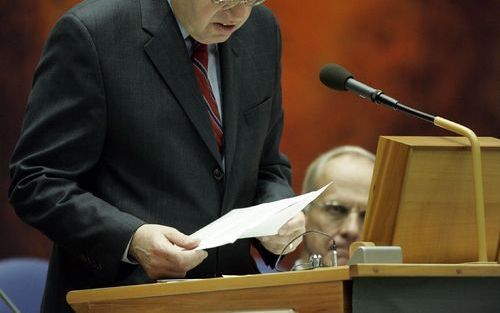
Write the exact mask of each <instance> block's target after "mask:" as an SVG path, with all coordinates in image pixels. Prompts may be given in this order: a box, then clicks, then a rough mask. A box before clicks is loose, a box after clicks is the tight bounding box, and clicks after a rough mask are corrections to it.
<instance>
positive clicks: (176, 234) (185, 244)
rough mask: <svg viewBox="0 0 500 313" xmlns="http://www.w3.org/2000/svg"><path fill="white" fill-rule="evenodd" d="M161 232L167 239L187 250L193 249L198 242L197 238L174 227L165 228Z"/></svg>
mask: <svg viewBox="0 0 500 313" xmlns="http://www.w3.org/2000/svg"><path fill="white" fill-rule="evenodd" d="M163 234H164V235H165V237H166V238H167V239H168V241H170V242H171V243H173V244H174V245H176V246H179V247H182V248H184V249H187V250H191V249H194V248H196V247H197V246H198V245H199V244H200V240H199V239H196V238H191V237H189V236H188V235H186V234H183V233H181V232H180V231H178V230H177V229H175V228H165V229H164V231H163Z"/></svg>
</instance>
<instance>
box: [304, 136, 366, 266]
mask: <svg viewBox="0 0 500 313" xmlns="http://www.w3.org/2000/svg"><path fill="white" fill-rule="evenodd" d="M374 161H375V156H374V155H373V154H372V153H370V152H368V151H366V150H365V149H363V148H360V147H354V146H342V147H339V148H336V149H333V150H330V151H328V152H326V153H324V154H322V155H321V156H319V157H318V158H317V159H316V160H315V161H314V162H313V163H312V164H311V165H310V166H309V168H308V170H307V173H306V177H305V179H304V185H303V192H304V193H306V192H310V191H313V190H316V189H318V188H320V187H322V186H324V185H325V184H327V183H329V182H330V181H333V184H332V185H331V186H330V187H329V188H328V189H327V190H325V192H324V193H323V194H322V195H321V196H320V197H319V198H318V199H316V200H315V201H314V202H312V203H311V204H310V205H309V206H308V207H307V208H306V210H305V215H306V228H307V230H317V231H321V232H324V233H327V234H328V235H330V236H332V237H333V238H334V239H335V242H336V245H337V253H338V264H339V265H345V264H347V261H348V259H349V246H350V245H351V243H352V242H354V241H356V240H357V239H358V238H359V234H360V232H361V227H362V226H363V220H364V216H365V211H366V207H367V203H368V194H369V190H370V183H371V178H372V173H373V165H374ZM331 246H332V242H331V241H329V240H328V238H326V237H325V236H322V235H319V234H315V233H309V234H307V235H306V236H304V251H303V254H302V257H301V261H303V262H307V261H308V260H309V256H310V255H313V254H320V255H321V256H322V257H323V259H322V263H323V264H325V265H331V256H332V252H331V251H330V250H329V249H330V248H331Z"/></svg>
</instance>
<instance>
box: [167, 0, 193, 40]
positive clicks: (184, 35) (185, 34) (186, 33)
mask: <svg viewBox="0 0 500 313" xmlns="http://www.w3.org/2000/svg"><path fill="white" fill-rule="evenodd" d="M167 1H168V5H169V6H170V9H172V0H167ZM172 12H173V10H172ZM174 16H175V14H174ZM175 21H176V22H177V25H179V29H180V30H181V34H182V38H184V40H186V39H187V38H188V37H189V33H188V31H187V30H186V29H185V28H184V27H182V25H181V23H179V20H178V19H177V17H176V16H175Z"/></svg>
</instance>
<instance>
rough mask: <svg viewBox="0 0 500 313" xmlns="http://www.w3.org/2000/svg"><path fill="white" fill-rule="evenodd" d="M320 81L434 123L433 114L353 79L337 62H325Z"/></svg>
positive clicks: (330, 86) (333, 87) (336, 88)
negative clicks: (409, 105)
mask: <svg viewBox="0 0 500 313" xmlns="http://www.w3.org/2000/svg"><path fill="white" fill-rule="evenodd" d="M319 79H320V80H321V82H322V83H323V84H324V85H325V86H327V87H329V88H332V89H335V90H339V91H346V90H349V91H352V92H354V93H355V94H357V95H358V96H360V97H362V98H364V99H370V100H371V101H372V102H375V103H380V104H384V105H386V106H389V107H391V108H393V109H395V110H400V111H403V112H405V113H408V114H410V115H413V116H416V117H418V118H421V119H423V120H425V121H428V122H431V123H434V119H435V118H436V117H435V116H433V115H431V114H427V113H424V112H420V111H418V110H415V109H413V108H410V107H408V106H406V105H404V104H402V103H400V102H399V101H398V100H396V99H394V98H391V97H389V96H387V95H386V94H384V92H383V91H382V90H379V89H375V88H372V87H370V86H368V85H366V84H363V83H362V82H360V81H357V80H355V79H354V76H353V75H352V74H351V73H350V72H349V71H347V70H346V69H345V68H343V67H342V66H340V65H338V64H333V63H332V64H326V65H325V66H323V67H322V68H321V71H320V73H319Z"/></svg>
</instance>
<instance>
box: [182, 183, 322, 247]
mask: <svg viewBox="0 0 500 313" xmlns="http://www.w3.org/2000/svg"><path fill="white" fill-rule="evenodd" d="M330 184H331V183H329V184H328V185H326V186H324V187H323V188H321V189H318V190H316V191H312V192H309V193H306V194H303V195H300V196H297V197H292V198H287V199H283V200H279V201H274V202H268V203H263V204H259V205H255V206H251V207H248V208H242V209H234V210H232V211H230V212H228V213H227V214H225V215H224V216H222V217H221V218H219V219H217V220H215V221H213V222H212V223H210V224H208V225H207V226H205V227H203V228H201V229H200V230H198V231H196V232H195V233H193V234H191V237H193V238H198V239H200V240H201V242H200V245H199V246H198V247H197V248H196V249H195V250H203V249H209V248H215V247H219V246H222V245H226V244H229V243H233V242H235V241H236V240H237V239H241V238H253V237H262V236H271V235H276V234H278V231H279V229H280V228H281V226H283V225H284V224H285V223H286V222H287V221H288V220H289V219H291V218H292V217H294V216H295V215H296V214H297V213H299V212H300V211H302V210H303V209H304V208H305V207H306V206H307V205H308V204H309V203H310V202H312V201H314V199H316V198H317V197H318V196H319V195H320V194H321V193H323V191H325V189H326V188H328V186H330Z"/></svg>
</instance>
